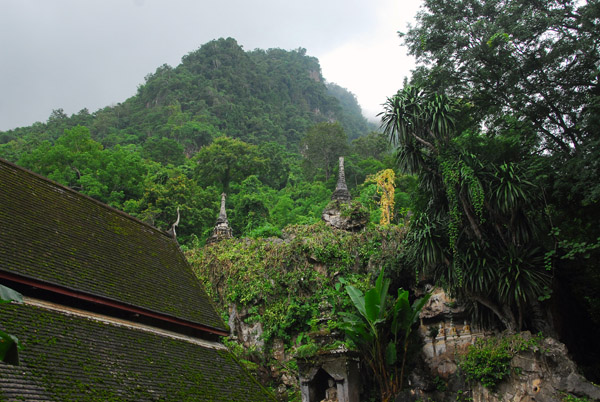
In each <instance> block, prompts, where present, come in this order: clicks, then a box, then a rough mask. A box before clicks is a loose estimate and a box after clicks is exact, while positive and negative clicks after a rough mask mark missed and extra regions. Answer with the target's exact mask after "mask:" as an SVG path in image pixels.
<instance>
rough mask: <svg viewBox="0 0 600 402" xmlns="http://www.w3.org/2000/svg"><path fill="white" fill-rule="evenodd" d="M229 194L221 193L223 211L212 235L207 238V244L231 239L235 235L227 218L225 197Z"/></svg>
mask: <svg viewBox="0 0 600 402" xmlns="http://www.w3.org/2000/svg"><path fill="white" fill-rule="evenodd" d="M226 198H227V194H225V193H222V194H221V211H220V212H219V217H218V218H217V223H216V224H215V228H214V229H213V232H212V235H211V236H210V237H209V238H208V240H206V244H211V243H216V242H218V241H221V240H223V239H231V238H232V237H233V231H232V230H231V228H230V227H229V221H228V220H227V211H226V210H225V199H226Z"/></svg>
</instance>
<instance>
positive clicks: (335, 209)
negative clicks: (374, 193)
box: [321, 156, 369, 232]
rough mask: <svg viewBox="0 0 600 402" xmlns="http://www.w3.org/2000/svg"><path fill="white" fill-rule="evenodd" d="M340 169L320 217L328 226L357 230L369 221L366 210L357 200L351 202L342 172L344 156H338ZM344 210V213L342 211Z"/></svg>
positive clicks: (344, 175)
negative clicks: (362, 209) (335, 183)
mask: <svg viewBox="0 0 600 402" xmlns="http://www.w3.org/2000/svg"><path fill="white" fill-rule="evenodd" d="M339 163H340V169H339V172H338V181H337V185H336V186H335V190H334V191H333V194H331V202H330V203H329V205H327V206H326V207H325V210H324V211H323V214H322V215H321V218H322V219H323V220H324V221H325V223H327V224H328V225H329V226H332V227H334V228H336V229H342V230H348V231H351V232H355V231H358V230H360V229H362V228H364V227H365V225H366V224H367V222H368V221H369V217H368V212H366V214H365V213H364V212H363V211H361V205H360V203H358V202H351V201H352V196H351V195H350V192H349V191H348V186H347V185H346V173H345V172H344V157H343V156H340V162H339ZM343 210H344V213H342V211H343Z"/></svg>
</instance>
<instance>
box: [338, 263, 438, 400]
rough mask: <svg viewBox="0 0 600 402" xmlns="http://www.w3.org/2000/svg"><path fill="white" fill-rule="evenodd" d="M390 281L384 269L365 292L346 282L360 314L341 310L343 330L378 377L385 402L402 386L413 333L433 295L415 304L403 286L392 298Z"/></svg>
mask: <svg viewBox="0 0 600 402" xmlns="http://www.w3.org/2000/svg"><path fill="white" fill-rule="evenodd" d="M390 283H391V281H390V279H389V278H385V277H384V269H383V268H382V269H381V271H380V273H379V276H378V277H377V280H376V281H375V286H373V287H371V288H369V289H368V290H367V291H366V292H364V293H363V292H362V291H361V290H360V289H358V288H356V287H354V286H352V285H346V292H348V295H349V296H350V299H351V300H352V303H353V305H354V307H355V308H356V311H358V314H356V313H355V312H342V313H341V314H342V316H343V317H344V323H343V324H342V329H343V330H344V332H345V333H346V336H347V337H348V338H349V339H350V340H351V341H352V342H353V344H354V347H356V348H357V349H358V350H359V351H360V353H361V357H362V358H363V361H364V362H365V363H366V364H367V365H368V367H369V369H370V370H371V373H372V375H373V376H374V377H375V379H376V381H377V385H378V386H379V391H380V395H381V401H383V402H387V401H389V400H391V399H392V398H394V397H395V396H396V394H397V393H398V391H400V390H401V389H402V384H403V377H404V367H405V363H406V355H407V350H408V345H409V339H410V333H411V330H412V327H413V326H414V324H415V323H416V322H417V320H418V318H419V313H420V312H421V310H422V308H423V306H424V305H425V303H427V301H428V300H429V296H430V294H427V295H426V296H425V297H423V298H420V299H417V300H416V301H415V302H414V303H413V305H412V306H411V305H410V304H409V302H408V291H407V290H404V289H402V288H399V289H398V295H397V297H396V299H395V300H392V299H391V298H389V294H388V290H389V287H390ZM388 299H389V300H388ZM390 302H391V303H390ZM401 341H402V342H401ZM400 343H402V345H403V347H402V348H401V350H398V348H397V346H396V345H399V344H400ZM399 356H402V357H401V358H399ZM398 366H400V372H398Z"/></svg>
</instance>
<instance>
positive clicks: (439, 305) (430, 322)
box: [419, 288, 485, 378]
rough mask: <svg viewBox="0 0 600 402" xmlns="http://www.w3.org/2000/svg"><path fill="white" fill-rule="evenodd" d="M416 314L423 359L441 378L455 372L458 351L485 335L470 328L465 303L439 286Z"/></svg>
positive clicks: (462, 350) (463, 349)
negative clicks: (461, 303) (458, 302)
mask: <svg viewBox="0 0 600 402" xmlns="http://www.w3.org/2000/svg"><path fill="white" fill-rule="evenodd" d="M419 317H420V319H421V327H420V328H419V333H420V335H421V337H422V338H423V342H424V344H423V354H424V358H425V362H426V363H427V364H428V365H429V367H430V368H431V370H432V372H434V373H435V375H437V376H439V377H441V378H448V376H450V375H452V374H454V373H455V372H456V370H457V365H456V361H455V354H456V353H457V352H458V353H461V352H464V351H465V350H466V348H467V347H468V346H469V345H471V344H473V343H475V339H477V338H481V337H484V336H485V334H484V333H483V332H482V331H481V330H479V329H477V328H471V326H470V325H469V323H468V321H467V320H466V317H465V309H464V307H462V306H460V305H458V304H457V303H456V301H455V300H453V299H451V298H450V297H448V295H447V294H446V293H445V292H444V291H443V290H442V289H440V288H434V289H433V290H432V295H431V298H430V299H429V301H428V302H427V304H426V305H425V306H424V307H423V309H422V310H421V313H420V315H419ZM456 322H459V323H462V324H457V323H456Z"/></svg>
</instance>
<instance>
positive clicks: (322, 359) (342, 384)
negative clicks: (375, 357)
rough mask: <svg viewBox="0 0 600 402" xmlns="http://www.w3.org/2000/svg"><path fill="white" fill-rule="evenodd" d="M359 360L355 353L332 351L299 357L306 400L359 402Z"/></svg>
mask: <svg viewBox="0 0 600 402" xmlns="http://www.w3.org/2000/svg"><path fill="white" fill-rule="evenodd" d="M358 366H359V359H358V357H357V355H356V354H355V353H352V352H347V351H345V352H339V351H336V352H330V353H327V354H321V355H317V356H313V357H311V358H305V359H298V369H299V374H300V391H301V393H302V402H321V401H335V402H359V394H360V383H359V382H360V375H359V367H358Z"/></svg>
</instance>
